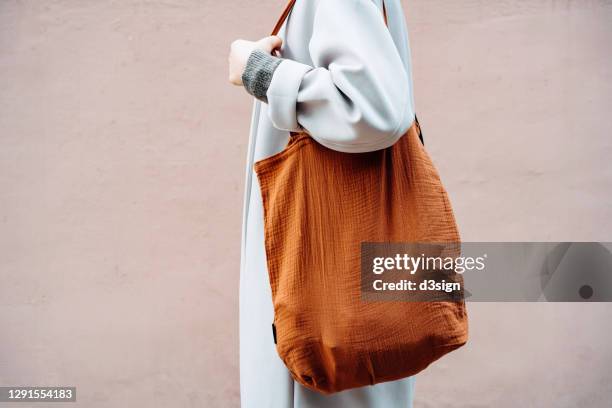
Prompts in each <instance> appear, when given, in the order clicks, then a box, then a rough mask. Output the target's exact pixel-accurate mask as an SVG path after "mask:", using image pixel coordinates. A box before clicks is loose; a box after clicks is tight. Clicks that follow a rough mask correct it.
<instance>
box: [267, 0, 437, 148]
mask: <svg viewBox="0 0 612 408" xmlns="http://www.w3.org/2000/svg"><path fill="white" fill-rule="evenodd" d="M295 2H296V0H289V1H288V2H287V5H286V6H285V9H284V10H283V12H282V14H281V15H280V17H278V21H277V22H276V25H275V26H274V28H273V29H272V33H271V34H270V35H276V34H278V32H279V31H280V29H281V27H282V26H283V23H284V22H285V20H286V19H287V17H288V16H289V13H291V10H292V9H293V6H294V5H295ZM382 11H383V17H384V19H385V25H386V26H387V28H389V24H388V21H387V8H386V7H385V0H383V2H382ZM414 121H415V122H416V125H417V128H418V130H419V139H421V143H422V144H423V145H424V144H425V143H424V142H423V132H422V131H421V125H420V124H419V119H418V118H417V117H416V114H415V115H414Z"/></svg>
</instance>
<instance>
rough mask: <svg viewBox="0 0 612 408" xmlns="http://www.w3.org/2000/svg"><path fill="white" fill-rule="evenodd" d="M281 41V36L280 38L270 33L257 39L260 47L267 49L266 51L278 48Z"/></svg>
mask: <svg viewBox="0 0 612 408" xmlns="http://www.w3.org/2000/svg"><path fill="white" fill-rule="evenodd" d="M282 43H283V40H282V38H280V37H279V36H277V35H271V36H268V37H264V38H262V39H261V40H259V44H260V46H261V48H262V49H263V50H265V51H267V52H268V53H272V51H273V50H275V49H277V48H280V46H281V45H282Z"/></svg>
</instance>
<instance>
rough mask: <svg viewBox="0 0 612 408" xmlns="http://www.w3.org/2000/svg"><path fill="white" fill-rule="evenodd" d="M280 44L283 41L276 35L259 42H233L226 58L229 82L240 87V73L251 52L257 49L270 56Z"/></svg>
mask: <svg viewBox="0 0 612 408" xmlns="http://www.w3.org/2000/svg"><path fill="white" fill-rule="evenodd" d="M282 43H283V40H282V39H281V38H280V37H278V36H276V35H272V36H269V37H264V38H262V39H261V40H259V41H247V40H236V41H234V42H233V43H232V45H231V47H230V53H229V57H228V58H227V60H228V62H229V81H230V82H231V83H232V84H234V85H239V86H240V85H242V73H243V72H244V68H245V66H246V63H247V60H248V59H249V55H251V52H253V50H256V49H259V50H262V51H264V52H266V53H268V54H272V51H274V50H275V49H277V48H280V46H281V44H282Z"/></svg>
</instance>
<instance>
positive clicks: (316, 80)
mask: <svg viewBox="0 0 612 408" xmlns="http://www.w3.org/2000/svg"><path fill="white" fill-rule="evenodd" d="M313 21H314V26H313V35H312V37H311V40H310V43H309V52H310V55H311V59H312V61H313V64H314V66H310V65H307V64H302V63H300V62H297V61H293V60H289V59H283V60H282V61H281V62H280V63H279V64H278V66H277V67H276V69H275V70H274V74H273V76H272V78H271V80H270V83H269V87H268V88H267V91H266V98H267V102H268V114H269V117H270V119H271V121H272V123H273V124H274V126H276V127H277V128H279V129H284V130H290V131H306V132H308V133H309V134H310V136H311V137H312V138H314V139H315V140H316V141H318V142H319V143H321V144H322V145H324V146H326V147H328V148H330V149H334V150H339V151H343V152H349V153H358V152H366V151H373V150H379V149H383V148H386V147H388V146H391V145H392V144H393V143H395V142H396V141H397V140H398V139H399V138H400V137H401V136H402V135H403V134H404V133H405V132H406V130H407V129H408V127H409V126H410V125H411V123H412V121H413V119H414V112H411V109H412V108H411V106H410V103H409V100H410V89H409V80H408V77H407V74H406V71H405V69H404V66H403V64H402V61H401V58H400V56H399V53H398V52H397V50H396V48H395V44H394V43H393V40H392V38H391V35H390V33H389V31H388V29H387V27H386V25H385V22H384V18H383V15H382V13H381V11H380V10H379V9H378V8H377V7H376V5H375V4H374V3H372V1H371V0H322V1H320V2H319V3H318V6H317V7H316V9H315V14H314V20H313Z"/></svg>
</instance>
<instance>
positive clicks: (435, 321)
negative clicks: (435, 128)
mask: <svg viewBox="0 0 612 408" xmlns="http://www.w3.org/2000/svg"><path fill="white" fill-rule="evenodd" d="M294 3H295V0H290V1H289V3H288V4H287V6H286V8H285V10H284V12H283V14H282V15H281V17H280V18H279V21H278V23H277V24H276V26H275V28H274V30H273V32H272V35H276V33H277V32H278V30H279V29H280V27H281V25H282V23H283V21H284V20H285V18H286V17H287V15H288V14H289V12H290V10H291V8H292V6H293V4H294ZM383 10H384V3H383ZM385 22H386V12H385ZM420 136H421V131H420V126H419V124H418V121H417V120H415V123H414V124H413V125H412V126H411V127H410V129H408V131H407V132H406V134H405V135H403V136H402V137H401V138H400V139H399V140H398V141H397V142H396V143H395V144H394V145H393V146H391V147H388V148H386V149H383V150H378V151H374V152H367V153H342V152H338V151H335V150H331V149H328V148H326V147H324V146H322V145H321V144H319V143H317V142H316V141H315V140H313V139H312V138H311V137H310V136H309V135H308V134H307V133H292V134H291V137H290V140H289V143H288V144H287V147H286V148H285V149H284V150H283V151H281V152H280V153H278V154H275V155H273V156H271V157H269V158H266V159H264V160H261V161H258V162H257V163H255V171H256V173H257V177H258V179H259V183H260V187H261V194H262V198H263V206H264V226H265V248H266V256H267V265H268V273H269V277H270V285H271V287H272V297H273V305H274V322H273V325H272V330H273V332H274V333H273V334H274V339H275V342H276V348H277V351H278V354H279V356H280V357H281V359H282V360H283V361H284V363H285V365H286V366H287V368H288V369H289V371H290V373H291V375H292V376H293V378H294V379H295V380H296V381H297V382H299V383H300V384H303V385H304V386H306V387H308V388H310V389H313V390H316V391H318V392H321V393H325V394H329V393H333V392H338V391H342V390H345V389H349V388H355V387H361V386H365V385H371V384H376V383H380V382H384V381H391V380H397V379H400V378H404V377H408V376H411V375H413V374H416V373H418V372H419V371H421V370H423V369H424V368H426V367H427V366H428V365H429V364H430V363H432V362H433V361H435V360H437V359H438V358H440V357H441V356H443V355H444V354H446V353H448V352H450V351H452V350H454V349H456V348H458V347H460V346H462V345H463V344H465V342H466V340H467V315H466V311H465V304H464V301H463V299H461V300H460V301H427V302H411V301H363V300H362V299H361V297H360V295H361V291H360V290H361V275H360V272H361V271H360V268H361V265H360V256H361V243H362V242H419V243H422V242H435V243H440V242H443V243H444V242H449V243H455V244H456V243H458V242H459V233H458V230H457V225H456V223H455V218H454V215H453V211H452V209H451V205H450V202H449V200H448V197H447V194H446V191H445V189H444V187H443V186H442V183H441V182H440V178H439V176H438V173H437V171H436V169H435V168H434V166H433V164H432V161H431V159H430V158H429V155H428V154H427V152H426V151H425V149H424V147H423V145H422V142H421V140H420Z"/></svg>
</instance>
